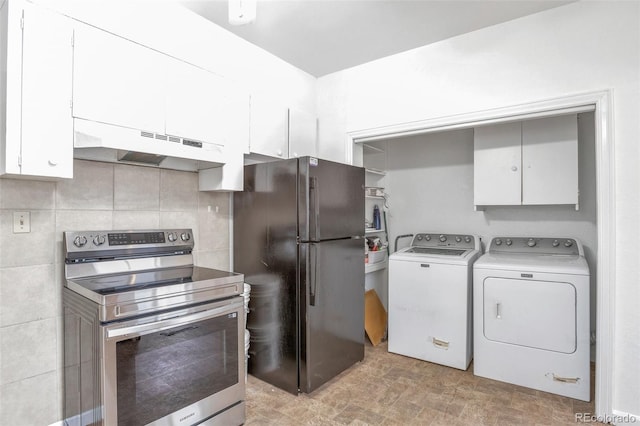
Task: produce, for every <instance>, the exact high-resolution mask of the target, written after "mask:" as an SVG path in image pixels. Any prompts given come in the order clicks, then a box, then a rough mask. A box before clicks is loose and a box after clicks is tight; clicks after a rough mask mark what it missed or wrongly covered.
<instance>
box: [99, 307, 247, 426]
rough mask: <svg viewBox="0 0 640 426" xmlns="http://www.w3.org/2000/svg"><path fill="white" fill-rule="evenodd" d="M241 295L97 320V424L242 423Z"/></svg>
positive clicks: (242, 326)
mask: <svg viewBox="0 0 640 426" xmlns="http://www.w3.org/2000/svg"><path fill="white" fill-rule="evenodd" d="M244 327H245V324H244V304H243V298H242V297H234V298H232V299H227V300H224V301H219V302H214V303H209V304H206V305H200V306H197V307H192V308H189V309H184V310H180V311H173V312H169V313H163V314H160V315H155V316H152V317H144V318H139V319H136V320H131V321H126V322H122V323H116V324H109V325H105V326H103V327H102V333H103V336H102V337H103V342H104V344H103V368H104V378H105V380H104V382H103V395H104V411H103V414H104V424H105V425H115V424H117V425H118V426H127V425H146V424H153V425H193V424H197V423H200V422H203V421H205V420H207V419H209V421H208V422H207V424H210V423H211V424H215V423H216V422H214V421H212V420H213V419H212V416H214V415H215V414H217V413H220V414H223V413H221V412H222V411H223V410H226V411H224V413H226V414H224V415H222V416H221V417H224V418H227V419H228V416H229V413H235V417H238V419H237V423H236V421H235V420H233V421H231V423H236V424H242V423H244V415H245V412H244V402H243V401H244V396H245V377H244V372H245V354H244Z"/></svg>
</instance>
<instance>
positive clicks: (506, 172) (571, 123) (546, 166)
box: [474, 114, 579, 207]
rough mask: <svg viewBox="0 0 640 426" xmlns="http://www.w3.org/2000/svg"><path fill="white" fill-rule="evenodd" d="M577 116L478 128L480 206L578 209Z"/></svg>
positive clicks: (476, 156) (476, 197) (476, 157)
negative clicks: (571, 207)
mask: <svg viewBox="0 0 640 426" xmlns="http://www.w3.org/2000/svg"><path fill="white" fill-rule="evenodd" d="M578 194H579V193H578V130H577V116H576V115H575V114H573V115H563V116H557V117H550V118H541V119H537V120H528V121H523V122H516V123H506V124H498V125H491V126H482V127H478V128H476V129H475V131H474V204H475V205H477V206H478V205H480V206H481V205H535V204H575V205H576V207H577V205H578Z"/></svg>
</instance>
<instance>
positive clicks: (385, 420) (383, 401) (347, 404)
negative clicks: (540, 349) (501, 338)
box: [246, 342, 594, 426]
mask: <svg viewBox="0 0 640 426" xmlns="http://www.w3.org/2000/svg"><path fill="white" fill-rule="evenodd" d="M246 403H247V422H246V424H247V425H250V426H254V425H278V426H288V425H291V426H294V425H295V426H298V425H322V426H324V425H328V426H337V425H350V426H358V425H384V426H390V425H402V426H405V425H419V426H429V425H434V426H438V425H446V426H457V425H492V426H498V425H508V426H513V425H525V426H526V425H531V426H534V425H536V426H556V425H569V424H573V425H575V424H576V422H575V413H593V411H594V404H593V402H590V403H589V402H584V401H578V400H575V399H571V398H566V397H563V396H560V395H554V394H550V393H546V392H540V391H537V390H534V389H528V388H525V387H522V386H516V385H512V384H509V383H503V382H498V381H495V380H491V379H486V378H483V377H477V376H474V375H473V366H470V368H469V369H468V370H467V371H462V370H458V369H453V368H449V367H444V366H442V365H438V364H432V363H429V362H424V361H420V360H416V359H413V358H408V357H404V356H401V355H397V354H392V353H389V352H387V345H386V343H384V342H383V343H382V344H380V345H378V346H377V347H373V346H371V345H367V346H366V347H365V359H364V360H363V361H362V362H361V363H358V364H356V365H355V366H353V367H352V368H350V369H349V370H347V371H345V372H343V373H341V374H340V375H338V376H337V377H335V378H334V379H332V380H330V381H329V382H328V383H326V384H325V385H324V386H322V387H320V388H319V389H317V390H316V391H314V392H313V393H311V394H309V395H307V394H300V395H299V396H295V395H292V394H289V393H287V392H284V391H282V390H280V389H278V388H275V387H273V386H271V385H270V384H268V383H265V382H263V381H261V380H258V379H257V378H255V377H253V376H249V379H248V383H247V401H246Z"/></svg>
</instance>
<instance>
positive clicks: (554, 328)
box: [483, 277, 576, 354]
mask: <svg viewBox="0 0 640 426" xmlns="http://www.w3.org/2000/svg"><path fill="white" fill-rule="evenodd" d="M483 314H484V335H485V337H486V338H487V339H489V340H493V341H496V342H502V343H509V344H513V345H520V346H528V347H531V348H536V349H545V350H550V351H555V352H562V353H567V354H569V353H573V352H575V350H576V289H575V287H574V286H573V285H572V284H570V283H566V282H550V281H535V280H523V279H512V278H497V277H488V278H486V279H485V280H484V312H483Z"/></svg>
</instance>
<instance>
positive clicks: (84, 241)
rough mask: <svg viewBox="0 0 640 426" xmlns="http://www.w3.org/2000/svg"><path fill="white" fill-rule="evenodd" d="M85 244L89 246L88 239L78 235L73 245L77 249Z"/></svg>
mask: <svg viewBox="0 0 640 426" xmlns="http://www.w3.org/2000/svg"><path fill="white" fill-rule="evenodd" d="M85 244H87V237H83V236H81V235H78V236H77V237H75V238H74V239H73V245H75V246H76V247H82V246H84V245H85Z"/></svg>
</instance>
